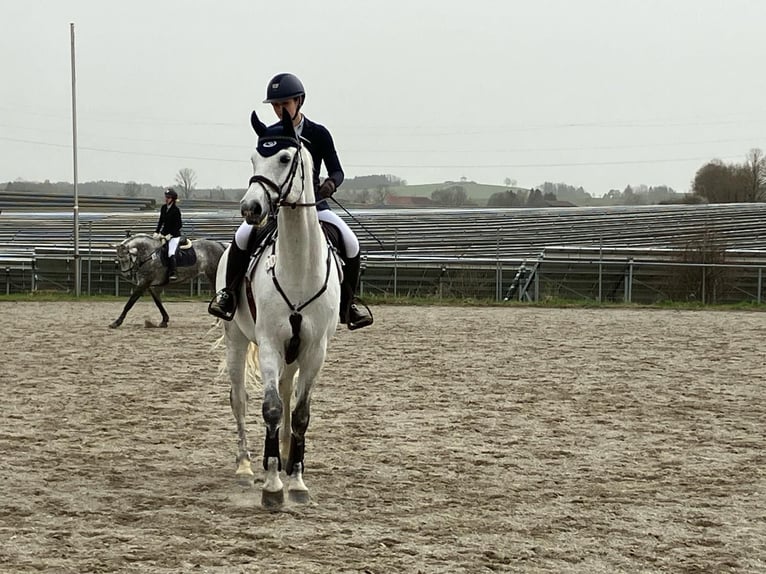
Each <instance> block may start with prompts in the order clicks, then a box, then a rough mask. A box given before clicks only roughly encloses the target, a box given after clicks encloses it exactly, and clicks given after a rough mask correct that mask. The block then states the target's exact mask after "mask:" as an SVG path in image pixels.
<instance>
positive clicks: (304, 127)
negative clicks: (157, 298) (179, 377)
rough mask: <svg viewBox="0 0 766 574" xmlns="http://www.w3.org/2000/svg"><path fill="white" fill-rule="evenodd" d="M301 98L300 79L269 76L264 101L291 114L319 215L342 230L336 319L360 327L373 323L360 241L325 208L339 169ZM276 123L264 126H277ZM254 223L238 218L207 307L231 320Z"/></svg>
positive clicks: (335, 156)
mask: <svg viewBox="0 0 766 574" xmlns="http://www.w3.org/2000/svg"><path fill="white" fill-rule="evenodd" d="M305 99H306V92H305V90H304V88H303V84H302V83H301V81H300V80H299V79H298V78H297V77H295V76H294V75H292V74H278V75H276V76H274V78H272V79H271V81H270V82H269V85H268V87H267V88H266V99H265V100H264V103H267V104H271V105H272V107H273V108H274V112H275V113H276V115H277V117H279V118H281V117H282V110H287V111H288V113H289V114H290V117H292V119H293V125H294V126H295V133H296V135H297V136H298V137H299V138H301V140H302V141H303V143H304V144H305V146H306V147H307V148H308V150H309V152H310V153H311V157H312V159H313V161H314V177H313V179H314V189H316V190H317V195H318V196H319V197H321V198H323V199H322V200H321V201H320V202H319V203H317V213H318V215H319V220H320V221H323V222H326V223H329V224H331V225H333V226H335V227H336V228H337V229H338V231H339V232H340V235H341V241H342V242H343V246H342V247H343V249H341V255H342V256H343V263H344V266H343V283H342V285H341V307H340V309H341V311H340V312H341V320H342V321H343V322H344V323H346V324H347V325H348V327H349V329H359V328H361V327H366V326H367V325H371V324H372V321H373V319H372V315H371V313H370V311H369V309H367V307H366V306H365V305H364V304H362V303H361V302H360V301H359V300H358V299H357V297H356V289H357V286H358V283H359V266H360V251H359V240H358V239H357V237H356V235H355V234H354V232H353V231H352V230H351V228H350V227H349V226H348V225H347V224H346V222H345V221H343V220H342V219H341V218H340V217H338V215H337V214H335V213H333V212H332V211H331V210H330V206H329V205H327V201H325V200H326V198H328V197H330V196H331V195H332V194H333V193H335V190H336V189H337V188H338V187H339V186H340V184H341V183H343V178H344V174H343V168H342V167H341V165H340V160H339V159H338V153H337V151H336V150H335V144H334V143H333V139H332V136H331V135H330V132H329V131H328V130H327V128H325V127H324V126H322V125H320V124H317V123H315V122H312V121H311V120H310V119H308V118H307V117H306V116H304V115H303V113H302V112H301V111H300V110H301V107H302V106H303V102H304V101H305ZM278 126H279V124H275V125H274V126H271V127H270V128H269V129H272V128H277V127H278ZM323 162H324V165H325V168H326V170H327V178H326V179H325V180H324V182H322V184H321V185H320V184H319V172H320V169H321V166H322V163H323ZM253 227H254V226H253V225H251V224H249V223H247V222H242V224H241V225H240V226H239V229H237V232H236V234H235V235H234V241H233V242H232V244H231V247H230V248H229V255H228V259H227V265H226V287H225V288H223V289H221V290H220V291H218V293H216V295H215V298H214V299H213V300H212V301H211V303H210V305H209V307H208V311H209V312H210V313H211V314H213V315H215V316H216V317H220V318H221V319H225V320H227V321H230V320H231V319H232V318H233V317H234V311H235V310H236V308H237V300H236V293H237V292H238V287H239V282H240V281H241V280H242V277H243V275H244V273H245V271H246V267H247V264H248V262H249V260H250V249H249V242H250V238H251V234H252V231H253Z"/></svg>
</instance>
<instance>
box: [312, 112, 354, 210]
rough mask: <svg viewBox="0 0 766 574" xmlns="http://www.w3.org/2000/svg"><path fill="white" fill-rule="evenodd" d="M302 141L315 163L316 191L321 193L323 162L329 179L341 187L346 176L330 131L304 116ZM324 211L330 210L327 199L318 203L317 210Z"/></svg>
mask: <svg viewBox="0 0 766 574" xmlns="http://www.w3.org/2000/svg"><path fill="white" fill-rule="evenodd" d="M301 139H302V140H304V143H305V145H306V147H307V148H308V150H309V152H311V160H312V161H313V163H314V190H315V191H317V192H318V191H319V171H320V169H321V168H322V163H323V162H324V166H325V169H326V170H327V177H329V178H330V179H331V180H333V181H334V182H335V187H336V188H338V187H340V184H341V183H343V178H344V177H345V175H344V174H343V168H342V167H341V165H340V160H339V159H338V152H337V151H335V143H334V142H333V141H332V136H331V135H330V132H329V130H328V129H327V128H326V127H324V126H323V125H321V124H318V123H316V122H312V121H311V120H310V119H308V118H307V117H306V116H305V115H304V116H303V129H302V130H301ZM323 209H330V206H329V205H327V200H325V199H323V200H322V201H320V202H319V203H317V210H318V211H322V210H323Z"/></svg>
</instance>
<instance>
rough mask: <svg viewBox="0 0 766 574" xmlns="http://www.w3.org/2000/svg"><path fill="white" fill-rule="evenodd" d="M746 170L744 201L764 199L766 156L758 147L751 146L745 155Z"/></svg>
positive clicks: (765, 196) (765, 190)
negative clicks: (745, 195)
mask: <svg viewBox="0 0 766 574" xmlns="http://www.w3.org/2000/svg"><path fill="white" fill-rule="evenodd" d="M745 170H746V171H747V199H746V200H745V201H751V202H754V201H764V200H766V158H765V157H764V156H763V152H762V151H761V150H760V149H758V148H753V149H751V150H750V152H749V153H748V154H747V156H746V157H745Z"/></svg>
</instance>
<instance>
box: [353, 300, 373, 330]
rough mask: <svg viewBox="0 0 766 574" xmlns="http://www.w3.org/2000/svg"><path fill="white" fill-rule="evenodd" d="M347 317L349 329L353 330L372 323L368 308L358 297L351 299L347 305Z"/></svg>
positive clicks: (370, 312)
mask: <svg viewBox="0 0 766 574" xmlns="http://www.w3.org/2000/svg"><path fill="white" fill-rule="evenodd" d="M347 318H348V323H347V325H348V329H349V331H355V330H357V329H361V328H362V327H367V326H369V325H372V323H373V321H374V319H373V317H372V311H370V308H369V307H368V306H367V305H365V304H364V303H362V302H361V301H359V300H358V299H355V300H353V301H352V302H351V305H349V306H348V316H347Z"/></svg>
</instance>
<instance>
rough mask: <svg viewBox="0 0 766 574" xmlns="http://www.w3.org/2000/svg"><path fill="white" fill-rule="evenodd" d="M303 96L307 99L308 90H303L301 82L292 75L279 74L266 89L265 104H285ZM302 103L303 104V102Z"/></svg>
mask: <svg viewBox="0 0 766 574" xmlns="http://www.w3.org/2000/svg"><path fill="white" fill-rule="evenodd" d="M301 96H303V98H304V99H305V98H306V90H304V89H303V84H302V83H301V81H300V80H299V79H298V78H297V77H296V76H294V75H292V74H277V75H276V76H274V77H273V78H271V81H270V82H269V85H268V86H267V87H266V99H265V100H263V103H264V104H271V103H274V102H283V101H285V100H292V99H293V98H299V97H301ZM301 103H302V102H301Z"/></svg>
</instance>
